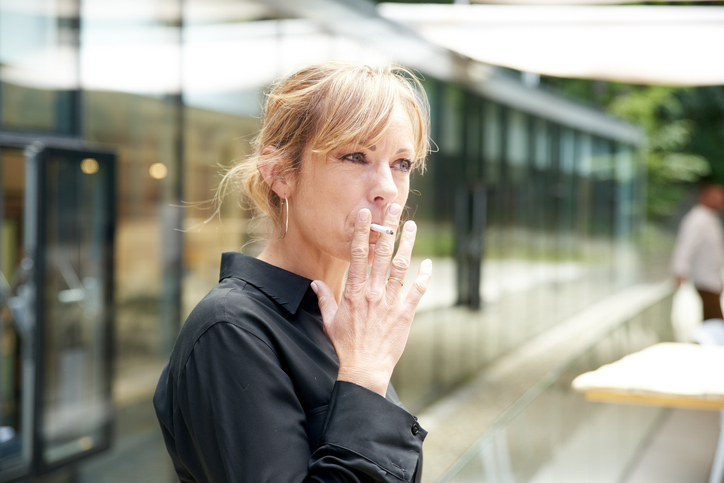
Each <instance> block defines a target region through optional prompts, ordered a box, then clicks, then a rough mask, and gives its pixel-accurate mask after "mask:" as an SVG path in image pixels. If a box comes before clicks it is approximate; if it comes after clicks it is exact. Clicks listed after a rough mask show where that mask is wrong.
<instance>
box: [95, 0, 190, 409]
mask: <svg viewBox="0 0 724 483" xmlns="http://www.w3.org/2000/svg"><path fill="white" fill-rule="evenodd" d="M179 5H180V4H179V2H177V1H176V0H151V1H145V0H144V1H141V0H133V1H128V2H115V1H113V0H87V1H84V2H83V4H82V15H83V22H82V29H81V39H82V42H81V44H82V48H81V59H82V66H83V67H82V69H83V70H82V75H81V81H82V85H83V87H84V92H83V96H84V102H83V114H84V123H83V124H84V126H83V130H84V132H83V134H84V138H85V139H86V140H87V141H91V142H98V143H103V144H110V145H113V146H115V147H116V153H117V163H118V177H117V180H116V189H117V197H116V201H117V205H116V212H117V220H116V250H115V266H116V271H115V274H114V276H115V280H116V287H115V294H114V295H115V309H116V314H115V315H116V319H115V343H116V346H115V352H116V353H115V357H116V359H115V376H114V400H115V403H116V405H117V406H118V407H120V408H124V407H126V406H127V405H129V404H133V402H134V401H138V399H139V398H142V397H149V396H150V395H151V394H153V390H154V389H155V383H156V381H157V379H158V374H160V371H161V369H162V368H163V365H164V364H165V363H166V362H167V358H168V353H169V352H170V349H171V346H172V344H173V342H174V340H175V338H176V335H177V333H178V328H179V327H180V324H181V315H180V313H179V311H180V308H179V306H180V292H181V286H180V280H181V274H180V264H181V263H182V253H181V238H182V236H183V234H182V233H181V232H180V231H179V230H180V229H183V225H182V223H181V208H180V205H181V201H182V196H181V193H180V183H181V180H182V176H181V169H182V168H181V166H180V158H181V148H182V145H181V141H180V135H181V125H182V122H183V121H184V117H183V116H184V112H183V110H182V109H181V105H180V100H181V98H180V94H181V92H180V90H179V89H180V86H181V80H180V79H181V63H180V58H181V50H180V45H181V44H180V42H181V31H180V28H179V25H180V17H179V15H180V11H179ZM189 176H192V174H189Z"/></svg>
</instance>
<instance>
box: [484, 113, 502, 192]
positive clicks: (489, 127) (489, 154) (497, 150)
mask: <svg viewBox="0 0 724 483" xmlns="http://www.w3.org/2000/svg"><path fill="white" fill-rule="evenodd" d="M483 112H484V115H483V154H484V158H485V165H486V169H485V179H486V181H487V183H488V184H493V183H497V182H498V181H499V180H500V163H501V159H500V156H501V154H502V152H501V151H502V149H501V147H502V146H501V142H502V139H501V134H502V132H501V126H500V122H501V121H500V106H498V105H497V104H495V103H493V102H490V101H487V102H485V105H484V108H483Z"/></svg>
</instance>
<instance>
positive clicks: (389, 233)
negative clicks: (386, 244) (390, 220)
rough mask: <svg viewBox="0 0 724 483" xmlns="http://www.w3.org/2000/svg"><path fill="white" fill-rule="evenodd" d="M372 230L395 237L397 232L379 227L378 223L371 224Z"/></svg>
mask: <svg viewBox="0 0 724 483" xmlns="http://www.w3.org/2000/svg"><path fill="white" fill-rule="evenodd" d="M370 230H372V231H376V232H378V233H387V234H388V235H394V234H395V230H393V229H392V228H387V227H386V226H382V225H378V224H377V223H372V224H370Z"/></svg>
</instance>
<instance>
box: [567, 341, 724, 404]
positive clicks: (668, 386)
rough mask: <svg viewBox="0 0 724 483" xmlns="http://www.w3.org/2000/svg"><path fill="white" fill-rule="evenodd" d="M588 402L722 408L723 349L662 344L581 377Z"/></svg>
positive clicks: (578, 384) (579, 387) (576, 383)
mask: <svg viewBox="0 0 724 483" xmlns="http://www.w3.org/2000/svg"><path fill="white" fill-rule="evenodd" d="M572 387H573V389H574V390H576V391H578V392H582V393H583V394H584V396H585V397H586V399H587V400H589V401H596V402H615V403H627V404H646V405H654V406H665V407H676V408H687V409H711V410H724V347H721V346H700V345H698V344H683V343H673V342H666V343H660V344H655V345H653V346H651V347H647V348H646V349H644V350H642V351H639V352H635V353H633V354H629V355H627V356H625V357H623V358H622V359H620V360H618V361H616V362H614V363H611V364H606V365H604V366H601V367H600V368H598V369H596V370H595V371H591V372H587V373H585V374H581V375H580V376H578V377H577V378H576V379H574V380H573V383H572Z"/></svg>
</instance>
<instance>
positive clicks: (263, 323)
mask: <svg viewBox="0 0 724 483" xmlns="http://www.w3.org/2000/svg"><path fill="white" fill-rule="evenodd" d="M281 318H282V315H281V314H280V313H279V309H278V308H276V307H275V304H274V302H273V301H271V300H269V298H268V297H267V296H266V295H264V294H263V293H262V292H260V291H259V290H258V289H256V288H255V287H254V286H253V285H250V284H248V283H246V282H244V281H242V280H238V279H234V280H231V279H226V280H224V281H222V282H221V283H219V284H218V285H217V286H216V287H214V288H213V289H212V290H211V291H210V292H209V293H208V294H207V295H206V296H205V297H204V298H203V299H202V300H201V301H200V302H199V303H198V304H197V305H196V307H194V309H193V310H192V311H191V313H190V314H189V316H188V318H187V319H186V322H184V325H183V327H182V328H181V331H180V332H179V335H178V338H177V339H176V344H175V345H174V348H173V352H172V354H171V365H172V366H176V367H177V368H179V369H180V368H182V367H183V366H184V365H185V363H186V361H187V360H188V358H189V357H190V356H191V354H192V353H193V351H194V347H195V346H196V344H197V343H198V341H199V340H200V339H202V338H207V339H208V338H209V337H212V338H218V337H217V336H218V335H219V334H218V333H222V332H228V331H242V332H245V333H248V334H249V335H251V336H253V337H251V338H245V339H244V340H249V341H254V342H256V343H259V344H263V345H266V346H271V345H272V344H271V338H270V336H269V333H270V330H269V326H270V325H272V326H273V325H275V319H281Z"/></svg>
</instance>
